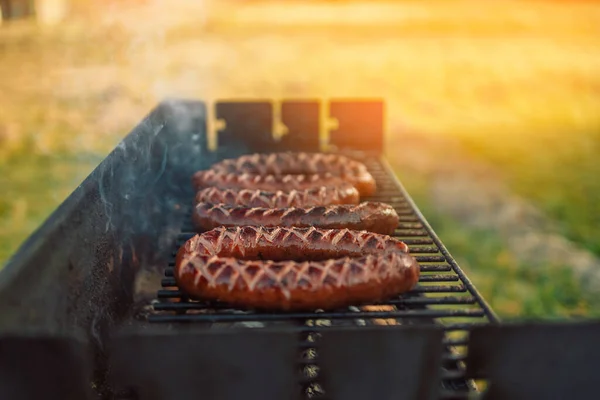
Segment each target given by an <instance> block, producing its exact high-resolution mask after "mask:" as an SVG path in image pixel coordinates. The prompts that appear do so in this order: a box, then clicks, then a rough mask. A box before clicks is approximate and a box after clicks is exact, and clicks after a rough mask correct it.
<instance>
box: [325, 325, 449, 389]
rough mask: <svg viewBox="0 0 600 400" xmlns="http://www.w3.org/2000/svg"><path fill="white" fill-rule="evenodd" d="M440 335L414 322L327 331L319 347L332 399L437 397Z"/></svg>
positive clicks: (441, 349) (326, 385)
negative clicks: (387, 326) (402, 325)
mask: <svg viewBox="0 0 600 400" xmlns="http://www.w3.org/2000/svg"><path fill="white" fill-rule="evenodd" d="M366 331H371V332H369V334H366V333H365V332H366ZM442 337H443V332H442V331H441V330H434V329H431V328H429V329H423V328H415V327H411V328H407V327H390V328H388V329H385V330H381V329H373V328H372V327H365V328H363V329H360V330H356V329H340V330H336V331H330V332H327V333H326V334H325V335H323V338H322V339H321V343H320V345H319V350H318V355H319V365H320V367H321V368H322V372H321V374H320V375H321V382H322V383H323V387H325V388H327V395H328V396H329V397H330V398H332V399H340V400H341V399H344V400H362V399H382V400H383V399H389V400H392V399H394V400H412V399H422V400H433V399H437V398H438V395H439V393H438V392H439V390H438V387H439V383H440V372H441V371H440V364H441V355H442V351H443V344H442ZM400 363H401V364H402V366H400V365H399V364H400Z"/></svg>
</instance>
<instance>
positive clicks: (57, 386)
mask: <svg viewBox="0 0 600 400" xmlns="http://www.w3.org/2000/svg"><path fill="white" fill-rule="evenodd" d="M91 371H92V359H91V353H90V351H89V348H88V347H87V345H86V344H85V343H84V342H82V341H78V340H75V339H73V338H69V337H52V336H47V335H43V334H37V335H31V336H30V337H23V336H18V335H10V334H6V335H3V336H0V399H7V400H8V399H10V400H31V399H49V400H90V399H92V390H91V386H90V377H91Z"/></svg>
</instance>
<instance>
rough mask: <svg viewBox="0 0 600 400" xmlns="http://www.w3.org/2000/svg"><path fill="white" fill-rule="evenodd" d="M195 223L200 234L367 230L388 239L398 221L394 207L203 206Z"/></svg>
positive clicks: (198, 211)
mask: <svg viewBox="0 0 600 400" xmlns="http://www.w3.org/2000/svg"><path fill="white" fill-rule="evenodd" d="M192 219H193V222H194V225H195V226H196V229H197V230H198V231H199V232H202V231H205V230H210V229H213V228H216V227H218V226H245V225H249V226H286V227H292V226H297V227H311V226H314V227H315V228H324V229H343V228H348V229H353V230H357V231H360V230H366V231H369V232H375V233H381V234H385V235H391V234H393V233H394V229H396V227H397V226H398V221H399V218H398V214H396V210H394V208H393V207H392V206H390V205H388V204H384V203H375V202H364V203H361V204H358V205H354V204H352V205H349V204H342V205H332V206H317V207H308V208H300V207H287V208H258V207H255V208H251V207H244V206H229V205H224V204H211V203H200V204H198V205H196V209H195V212H194V213H193V216H192Z"/></svg>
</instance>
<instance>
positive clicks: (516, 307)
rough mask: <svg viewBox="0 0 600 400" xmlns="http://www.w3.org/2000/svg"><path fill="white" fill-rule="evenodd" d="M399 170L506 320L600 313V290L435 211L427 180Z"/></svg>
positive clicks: (444, 239) (453, 251)
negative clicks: (524, 259)
mask: <svg viewBox="0 0 600 400" xmlns="http://www.w3.org/2000/svg"><path fill="white" fill-rule="evenodd" d="M397 173H398V175H399V176H400V177H402V179H403V182H404V184H405V186H406V187H407V190H409V192H410V193H411V195H412V197H413V198H414V200H415V201H416V202H417V203H418V204H419V208H420V209H421V211H422V212H423V214H424V215H425V216H426V218H427V219H428V221H429V223H430V224H431V225H432V227H433V229H434V230H435V231H436V233H437V234H438V236H439V237H440V239H441V240H442V242H444V244H445V246H446V247H447V248H448V250H449V251H450V253H451V254H452V255H453V256H455V258H456V259H457V262H458V263H459V265H460V266H461V268H462V269H463V270H464V271H465V272H466V273H467V275H468V276H469V278H470V279H471V281H472V282H473V283H474V284H475V286H476V287H477V289H478V290H479V291H480V292H481V293H482V294H483V296H484V298H485V299H486V300H487V301H488V302H489V304H490V306H491V307H492V309H494V311H495V312H496V313H497V314H498V315H499V316H500V317H501V318H502V319H507V320H508V319H511V320H516V319H549V320H552V319H564V318H582V317H600V294H596V293H587V292H585V291H583V290H582V288H581V285H580V281H578V280H577V279H576V278H575V277H574V276H573V273H572V271H571V269H570V268H568V266H561V265H549V266H544V267H540V266H537V267H531V266H529V265H525V264H523V263H520V262H519V261H518V260H517V259H516V257H515V256H514V255H513V254H511V253H510V252H509V251H507V249H506V247H505V246H504V245H503V242H502V240H501V238H500V237H499V236H498V235H497V234H496V233H495V232H494V231H492V230H491V229H490V230H481V229H467V228H465V227H463V226H462V225H461V224H460V223H459V221H456V220H454V219H452V218H450V217H448V216H445V215H442V214H440V213H439V212H437V211H436V210H435V209H434V208H433V207H432V206H431V204H430V202H429V201H428V198H427V194H426V193H427V188H428V184H427V180H426V179H423V178H422V177H418V176H415V175H408V174H403V173H402V171H398V172H397Z"/></svg>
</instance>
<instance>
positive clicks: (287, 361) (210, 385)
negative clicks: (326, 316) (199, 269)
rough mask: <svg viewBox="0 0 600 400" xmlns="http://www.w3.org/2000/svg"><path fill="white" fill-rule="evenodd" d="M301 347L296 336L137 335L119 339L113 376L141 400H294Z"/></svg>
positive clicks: (222, 332)
mask: <svg viewBox="0 0 600 400" xmlns="http://www.w3.org/2000/svg"><path fill="white" fill-rule="evenodd" d="M296 343H297V335H296V334H295V333H294V332H291V331H287V332H286V331H268V330H261V331H254V330H244V331H243V332H239V331H237V330H232V329H228V330H211V331H196V332H186V331H183V332H179V333H178V335H177V336H173V334H172V332H169V331H163V332H160V331H158V332H147V331H146V332H143V333H140V332H135V331H134V332H133V333H132V334H127V333H125V334H122V335H119V336H118V337H116V338H115V339H114V341H113V347H112V351H111V354H112V358H111V365H112V368H111V374H110V376H111V381H112V382H113V383H114V385H115V386H116V387H118V388H120V389H121V390H123V391H124V392H125V393H127V394H128V395H129V397H130V398H135V399H138V400H162V399H169V398H176V399H181V400H186V399H190V400H193V399H199V398H205V399H211V400H237V399H243V398H260V399H265V400H280V399H290V400H294V399H299V395H300V393H301V392H300V390H299V387H298V383H297V382H298V371H297V368H296V367H295V361H296V358H297V355H296V354H297V347H296ZM182 357H183V358H184V359H185V361H184V362H182ZM255 394H260V396H259V397H257V396H256V395H255Z"/></svg>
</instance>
